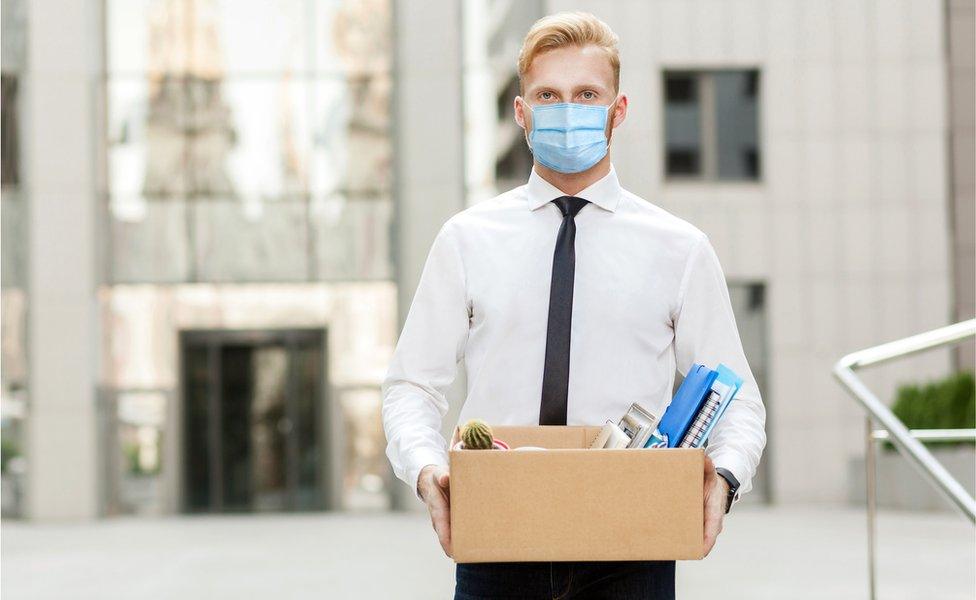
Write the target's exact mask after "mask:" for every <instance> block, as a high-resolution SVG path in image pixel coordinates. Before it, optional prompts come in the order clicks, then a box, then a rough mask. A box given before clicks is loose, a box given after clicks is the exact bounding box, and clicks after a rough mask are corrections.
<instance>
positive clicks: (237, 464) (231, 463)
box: [181, 330, 327, 512]
mask: <svg viewBox="0 0 976 600" xmlns="http://www.w3.org/2000/svg"><path fill="white" fill-rule="evenodd" d="M323 340H324V333H323V332H322V331H321V330H293V331H255V332H241V331H187V332H183V334H182V336H181V349H182V358H183V390H184V428H183V440H184V443H183V456H184V461H183V464H184V486H183V488H184V507H185V510H187V511H188V512H252V511H296V510H320V509H324V508H326V506H325V494H324V493H323V486H324V481H325V480H326V478H325V474H324V467H325V465H326V464H327V463H326V461H325V458H324V456H323V448H324V447H325V445H324V444H323V439H322V438H323V436H322V434H321V432H322V431H323V430H324V427H323V426H322V417H323V415H324V412H325V411H324V407H323V399H324V396H323V389H324V384H323V382H324V373H323V372H324V365H325V362H324V351H323Z"/></svg>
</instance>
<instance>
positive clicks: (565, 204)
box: [553, 196, 590, 217]
mask: <svg viewBox="0 0 976 600" xmlns="http://www.w3.org/2000/svg"><path fill="white" fill-rule="evenodd" d="M553 202H555V203H556V206H558V207H559V211H560V212H562V213H563V216H564V217H575V216H576V214H577V213H578V212H579V211H581V210H582V209H583V207H584V206H586V205H587V204H589V203H590V201H589V200H584V199H583V198H577V197H576V196H560V197H559V198H556V199H555V200H553Z"/></svg>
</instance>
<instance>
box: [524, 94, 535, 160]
mask: <svg viewBox="0 0 976 600" xmlns="http://www.w3.org/2000/svg"><path fill="white" fill-rule="evenodd" d="M526 106H529V105H528V104H526V103H525V99H524V98H523V99H522V121H523V122H525V107H526ZM529 112H530V113H531V112H532V107H531V106H529ZM534 122H535V121H534V119H533V123H534ZM522 136H523V137H525V145H526V146H528V148H529V152H532V144H530V143H529V128H528V127H525V126H524V125H523V126H522ZM532 154H535V152H532Z"/></svg>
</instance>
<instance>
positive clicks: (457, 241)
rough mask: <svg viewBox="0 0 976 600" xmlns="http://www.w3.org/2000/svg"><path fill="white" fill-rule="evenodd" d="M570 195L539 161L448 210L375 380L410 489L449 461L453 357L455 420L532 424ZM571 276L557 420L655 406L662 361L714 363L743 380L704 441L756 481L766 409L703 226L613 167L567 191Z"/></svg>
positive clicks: (667, 378)
mask: <svg viewBox="0 0 976 600" xmlns="http://www.w3.org/2000/svg"><path fill="white" fill-rule="evenodd" d="M565 195H566V194H565V193H563V192H562V191H560V190H559V189H558V188H556V187H555V186H553V185H552V184H550V183H549V182H547V181H546V180H545V179H543V178H542V177H541V176H540V175H539V174H538V173H537V172H536V171H535V169H533V170H532V173H531V175H530V177H529V181H528V183H527V184H526V185H522V186H520V187H517V188H515V189H513V190H511V191H509V192H506V193H504V194H501V195H499V196H496V197H495V198H493V199H491V200H487V201H485V202H482V203H479V204H476V205H475V206H472V207H470V208H468V209H466V210H463V211H461V212H459V213H457V214H455V215H454V216H452V217H451V218H449V219H448V220H447V221H446V222H445V223H444V225H443V226H442V227H441V229H440V231H439V232H438V234H437V236H436V238H435V239H434V242H433V244H432V246H431V249H430V253H429V255H428V256H427V262H426V264H425V265H424V269H423V273H422V275H421V277H420V282H419V284H418V287H417V291H416V294H415V295H414V299H413V303H412V304H411V306H410V310H409V312H408V315H407V319H406V321H405V323H404V326H403V331H402V333H401V334H400V338H399V341H398V342H397V346H396V350H395V352H394V355H393V360H392V362H391V364H390V367H389V371H388V372H387V374H386V378H385V379H384V381H383V384H382V390H383V427H384V430H385V432H386V439H387V441H388V444H387V449H386V454H387V456H388V458H389V459H390V462H391V463H392V465H393V471H394V473H395V474H396V476H397V477H398V478H400V479H402V480H403V481H404V482H406V483H407V484H408V485H410V486H411V487H412V488H413V489H414V490H416V489H417V478H418V475H419V473H420V470H421V469H422V468H423V467H424V466H426V465H429V464H437V465H447V464H448V460H447V441H446V440H445V439H444V437H443V436H442V435H441V425H442V419H443V417H444V415H445V414H446V413H447V411H448V402H447V400H446V399H445V395H444V394H445V391H446V389H447V388H448V386H449V385H450V384H451V382H452V381H454V379H455V375H456V372H457V366H458V364H459V363H461V362H462V361H463V364H464V366H465V369H466V374H467V394H466V399H465V401H464V404H463V406H462V408H461V412H460V417H459V422H461V423H463V422H465V421H467V420H468V419H471V418H480V419H483V420H485V421H486V422H488V423H489V424H498V425H538V424H539V409H540V403H541V397H542V374H543V368H544V359H545V349H546V328H547V323H548V315H549V285H550V277H551V274H552V259H553V251H554V248H555V243H556V235H557V233H558V231H559V227H560V224H561V222H562V218H563V217H562V214H561V213H560V212H559V209H558V208H557V207H556V205H555V204H553V203H552V202H551V200H553V199H555V198H558V197H560V196H565ZM575 195H576V196H577V197H580V198H585V199H586V200H589V201H590V204H588V205H586V206H584V207H583V209H582V210H581V211H580V212H579V214H578V215H577V216H576V275H575V277H576V278H575V284H574V292H573V321H572V331H571V333H570V335H571V345H570V373H569V396H568V414H567V425H602V424H604V423H605V422H606V421H607V420H608V419H612V420H614V421H616V420H618V419H619V418H620V417H621V416H622V415H623V414H624V413H625V412H626V411H627V409H628V408H629V407H630V405H631V403H634V402H637V403H638V404H640V405H642V406H644V407H645V408H647V409H648V410H650V411H651V412H653V413H655V414H657V415H658V416H659V417H660V415H662V414H663V413H664V410H665V409H666V408H667V406H668V404H669V403H670V401H671V396H672V386H673V384H674V377H675V375H674V373H675V369H676V368H677V370H678V371H680V372H681V373H682V375H684V374H685V373H687V372H688V369H689V368H690V367H691V365H692V364H693V363H696V362H697V363H702V364H705V365H706V366H708V367H711V368H715V366H716V365H718V363H720V362H721V363H725V364H726V365H728V366H729V368H731V369H732V370H733V371H735V372H736V373H737V374H739V376H741V377H742V378H743V379H744V383H743V385H742V388H741V389H740V391H739V393H738V395H737V396H736V398H735V400H733V401H732V403H731V404H730V405H729V408H728V409H727V410H726V412H725V415H724V416H723V418H722V419H721V421H719V423H718V424H717V425H716V426H715V429H714V430H713V432H712V434H711V436H710V440H709V444H708V447H707V450H706V452H707V454H708V455H709V456H710V457H711V458H712V460H713V461H714V463H715V466H716V467H725V468H726V469H728V470H729V471H731V472H732V474H733V475H734V476H735V478H736V479H737V480H738V481H739V484H740V488H739V493H740V495H741V494H744V493H746V492H748V491H749V490H750V489H751V487H752V478H753V476H754V475H755V472H756V467H757V465H758V464H759V458H760V456H761V454H762V450H763V448H764V446H765V443H766V434H765V431H764V425H765V420H766V411H765V407H764V405H763V402H762V399H761V397H760V395H759V389H758V387H757V386H756V381H755V378H754V377H753V375H752V371H751V370H750V368H749V365H748V363H747V362H746V358H745V355H744V354H743V351H742V344H741V342H740V340H739V333H738V330H737V329H736V324H735V318H734V316H733V314H732V306H731V303H730V301H729V294H728V288H727V287H726V282H725V276H724V275H723V273H722V268H721V266H720V264H719V261H718V257H717V256H716V254H715V251H714V249H713V248H712V245H711V243H710V241H709V239H708V237H707V236H706V235H705V234H704V233H702V232H701V231H700V230H699V229H697V228H696V227H694V226H693V225H691V224H689V223H688V222H686V221H684V220H682V219H680V218H678V217H676V216H675V215H673V214H671V213H669V212H667V211H665V210H664V209H662V208H659V207H657V206H655V205H653V204H651V203H649V202H647V201H646V200H643V199H642V198H639V197H638V196H635V195H634V194H632V193H630V192H628V191H626V190H624V189H623V188H622V187H621V186H620V183H619V182H618V180H617V174H616V170H615V169H614V168H613V166H612V165H611V167H610V172H609V173H608V174H607V175H606V176H604V177H603V178H601V179H600V180H599V181H597V182H595V183H593V184H592V185H590V186H589V187H587V188H586V189H585V190H583V191H581V192H579V193H578V194H575Z"/></svg>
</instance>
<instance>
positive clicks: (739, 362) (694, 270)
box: [673, 234, 766, 496]
mask: <svg viewBox="0 0 976 600" xmlns="http://www.w3.org/2000/svg"><path fill="white" fill-rule="evenodd" d="M673 323H674V346H675V360H676V362H677V368H678V371H679V372H681V374H682V375H685V374H687V373H688V370H689V369H690V368H691V365H692V364H694V363H701V364H704V365H707V366H709V367H711V368H715V367H716V366H717V365H718V363H725V365H726V366H728V367H729V368H730V369H732V370H733V371H735V372H736V374H738V375H739V376H740V377H742V379H743V382H742V387H741V388H740V389H739V392H738V394H736V396H735V399H733V400H732V403H731V404H729V407H728V408H727V409H726V410H725V413H724V414H723V416H722V419H721V420H720V421H719V422H718V423H716V424H715V428H714V429H713V430H712V433H711V435H710V436H709V440H708V446H707V448H706V453H707V454H708V456H709V457H710V458H711V459H712V462H714V464H715V466H716V467H725V468H726V469H728V470H729V471H731V472H732V474H733V475H734V476H735V478H736V479H737V480H738V481H739V496H741V495H743V494H745V493H746V492H748V491H749V490H751V489H752V478H753V477H754V476H755V474H756V469H757V468H758V466H759V459H760V457H761V456H762V451H763V448H764V447H765V446H766V431H765V424H766V408H765V406H764V405H763V401H762V397H761V396H760V394H759V387H758V386H757V385H756V380H755V377H754V376H753V374H752V370H751V369H750V368H749V363H748V362H747V361H746V357H745V353H744V352H743V350H742V342H741V340H740V339H739V330H738V328H737V327H736V323H735V316H734V315H733V313H732V303H731V300H730V298H729V290H728V286H727V284H726V281H725V275H724V273H723V272H722V267H721V265H720V264H719V260H718V256H717V255H716V254H715V250H714V248H712V244H711V242H710V241H709V239H708V237H707V236H706V235H704V234H702V237H701V238H700V239H699V241H698V242H697V244H696V245H695V246H694V248H693V249H692V250H691V253H690V255H689V257H688V262H687V265H686V267H685V272H684V275H683V277H682V282H681V284H680V288H679V294H678V303H677V309H676V313H675V315H674V317H673Z"/></svg>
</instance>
